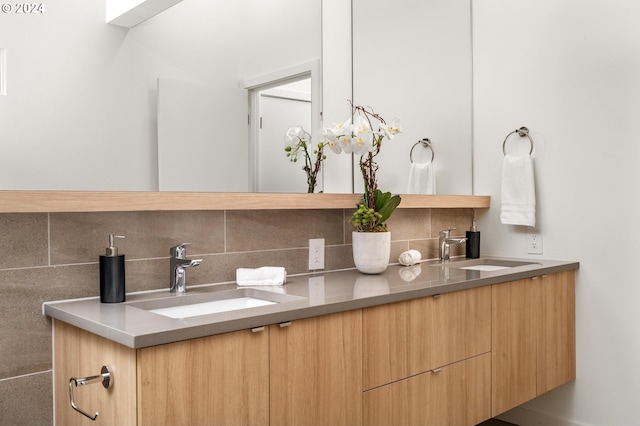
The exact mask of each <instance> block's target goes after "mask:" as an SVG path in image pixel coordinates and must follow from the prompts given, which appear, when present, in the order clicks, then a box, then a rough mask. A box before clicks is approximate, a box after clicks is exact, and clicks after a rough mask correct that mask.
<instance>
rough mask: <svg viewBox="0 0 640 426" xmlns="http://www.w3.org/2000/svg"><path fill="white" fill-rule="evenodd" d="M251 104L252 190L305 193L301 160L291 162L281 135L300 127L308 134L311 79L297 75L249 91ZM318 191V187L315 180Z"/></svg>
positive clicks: (311, 132)
mask: <svg viewBox="0 0 640 426" xmlns="http://www.w3.org/2000/svg"><path fill="white" fill-rule="evenodd" d="M252 92H253V93H252V94H251V99H252V102H255V103H256V104H257V105H255V108H252V111H253V112H254V114H253V115H254V116H253V117H252V119H251V123H252V126H253V127H254V129H253V131H252V133H253V134H254V135H255V136H256V139H255V143H254V146H253V149H252V150H253V153H254V159H255V162H254V167H255V168H254V175H253V177H254V180H253V183H254V191H257V192H295V193H301V192H306V191H307V181H306V174H305V172H304V171H303V170H302V167H303V166H304V160H302V159H300V160H299V161H298V162H295V163H293V162H291V161H289V158H288V157H287V156H286V154H285V151H284V146H285V145H284V135H285V134H286V132H287V130H288V129H289V128H290V127H294V126H302V127H303V128H304V129H305V130H306V131H307V132H308V133H309V134H311V135H312V143H311V147H313V139H314V138H315V137H317V135H314V133H316V131H315V130H314V129H312V128H311V126H312V124H311V123H312V119H311V117H312V111H311V76H310V75H305V76H302V77H300V76H298V77H294V78H291V79H288V80H283V81H279V82H278V83H274V84H271V85H265V86H263V87H260V88H256V89H252ZM318 181H319V185H318V189H317V190H316V191H320V190H321V188H322V184H321V181H322V179H319V180H318Z"/></svg>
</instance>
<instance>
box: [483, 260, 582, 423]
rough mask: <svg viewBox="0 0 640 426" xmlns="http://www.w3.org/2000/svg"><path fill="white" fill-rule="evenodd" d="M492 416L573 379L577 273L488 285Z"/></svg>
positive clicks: (574, 368) (566, 272) (563, 273)
mask: <svg viewBox="0 0 640 426" xmlns="http://www.w3.org/2000/svg"><path fill="white" fill-rule="evenodd" d="M492 319H493V332H492V341H493V344H492V345H493V347H492V367H491V371H492V382H493V387H492V415H493V416H496V415H498V414H500V413H503V412H504V411H507V410H509V409H511V408H513V407H516V406H518V405H520V404H522V403H523V402H526V401H528V400H530V399H533V398H535V397H536V396H538V395H540V394H542V393H544V392H547V391H548V390H551V389H553V388H555V387H557V386H560V385H562V384H564V383H566V382H568V381H570V380H573V379H575V377H576V350H575V274H574V271H565V272H560V273H556V274H550V275H546V276H541V277H535V278H527V279H524V280H519V281H512V282H508V283H504V284H497V285H494V286H493V289H492Z"/></svg>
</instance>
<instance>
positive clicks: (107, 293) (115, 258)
mask: <svg viewBox="0 0 640 426" xmlns="http://www.w3.org/2000/svg"><path fill="white" fill-rule="evenodd" d="M114 238H124V237H123V236H121V235H113V234H109V247H107V250H106V253H105V255H104V256H100V302H101V303H120V302H124V299H125V278H124V254H121V255H118V248H117V247H116V246H115V245H114V243H113V239H114Z"/></svg>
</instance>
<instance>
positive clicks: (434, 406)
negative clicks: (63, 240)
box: [44, 258, 578, 426]
mask: <svg viewBox="0 0 640 426" xmlns="http://www.w3.org/2000/svg"><path fill="white" fill-rule="evenodd" d="M577 268H578V263H576V262H561V261H532V260H523V259H519V260H514V259H496V258H480V259H474V260H464V259H463V260H452V261H451V262H449V263H446V264H441V263H438V262H423V263H422V264H420V265H416V266H413V267H410V268H403V267H400V266H390V267H389V268H388V270H387V271H385V272H384V273H383V274H380V275H373V276H367V275H363V274H360V273H358V272H357V271H355V270H344V271H336V272H327V273H324V274H309V275H299V276H293V277H290V278H289V280H288V283H287V284H286V285H285V287H284V289H279V291H277V292H276V293H274V296H273V297H272V298H271V299H273V300H280V301H279V302H278V301H276V302H275V303H270V304H266V305H264V306H257V307H249V308H244V309H234V310H228V311H215V312H210V313H206V314H204V315H194V316H186V317H184V318H172V317H170V316H166V315H165V314H163V313H160V312H163V311H158V310H157V309H158V307H159V306H164V305H166V304H169V305H172V306H173V305H175V304H176V303H177V302H173V301H175V300H177V299H176V298H175V296H174V298H173V299H168V298H169V294H168V290H166V291H162V292H152V293H144V294H133V295H128V296H127V302H126V303H120V304H101V303H100V302H99V300H97V299H93V298H92V299H82V300H75V301H61V302H49V303H46V304H45V305H44V312H45V314H46V315H49V316H51V317H53V318H54V380H55V417H56V423H57V424H59V425H62V424H64V425H81V424H87V425H88V424H101V423H102V424H121V425H162V424H166V425H175V424H181V425H189V424H191V425H202V424H221V425H233V424H251V425H268V424H272V425H285V424H291V425H303V424H313V425H320V424H326V425H376V424H379V425H389V424H406V425H409V424H420V425H438V426H442V425H456V426H459V425H470V426H471V425H476V424H478V423H480V422H482V421H484V420H486V419H489V418H491V417H493V416H495V415H498V414H500V413H502V412H504V411H506V410H508V409H510V408H513V407H515V406H517V405H519V404H522V403H523V402H525V401H528V400H530V399H532V398H535V397H536V396H537V395H540V394H542V393H544V392H547V391H548V390H550V389H553V388H555V387H558V386H560V385H562V384H563V383H566V382H568V381H571V380H573V379H574V378H575V369H576V367H575V281H574V273H575V270H576V269H577ZM237 291H238V290H237V288H236V286H235V284H217V285H211V286H202V287H197V288H190V289H189V292H188V297H193V301H194V302H197V301H202V300H205V299H206V300H212V299H220V298H221V297H222V296H220V295H222V294H232V293H231V292H237ZM242 291H249V290H242ZM261 291H262V292H264V291H267V290H264V289H262V290H261ZM225 292H226V293H225ZM243 294H244V295H245V296H246V295H249V296H252V297H254V296H255V298H261V297H262V293H243ZM276 294H277V295H276ZM182 297H186V296H182ZM229 297H230V296H229ZM234 297H235V296H234ZM265 299H269V298H268V297H265ZM167 300H168V301H167ZM172 300H173V301H172ZM185 300H188V299H185ZM188 303H191V302H188ZM152 311H153V312H152ZM103 365H104V366H108V367H109V368H110V371H111V374H112V376H111V377H112V379H113V383H112V386H111V387H110V388H108V389H105V388H104V387H103V386H100V385H89V386H73V384H72V383H70V378H77V377H80V376H82V375H93V374H98V373H99V372H100V370H101V367H102V366H103ZM70 396H72V397H73V398H74V403H75V405H76V406H77V407H79V408H80V409H81V410H83V411H85V412H87V413H88V414H90V415H94V414H95V413H96V412H99V415H98V417H97V418H96V420H95V422H94V421H91V420H90V419H89V418H87V417H86V416H83V415H82V414H80V413H79V412H78V411H76V410H74V409H72V407H71V405H70V399H69V397H70Z"/></svg>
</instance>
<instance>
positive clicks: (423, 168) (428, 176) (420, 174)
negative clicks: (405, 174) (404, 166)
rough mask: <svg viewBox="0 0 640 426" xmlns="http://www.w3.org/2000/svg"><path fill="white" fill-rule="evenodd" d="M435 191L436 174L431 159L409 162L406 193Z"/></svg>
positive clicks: (431, 193)
mask: <svg viewBox="0 0 640 426" xmlns="http://www.w3.org/2000/svg"><path fill="white" fill-rule="evenodd" d="M435 193H436V174H435V170H434V167H433V163H432V162H431V161H429V162H427V163H411V168H410V169H409V184H408V185H407V194H426V195H433V194H435Z"/></svg>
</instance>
